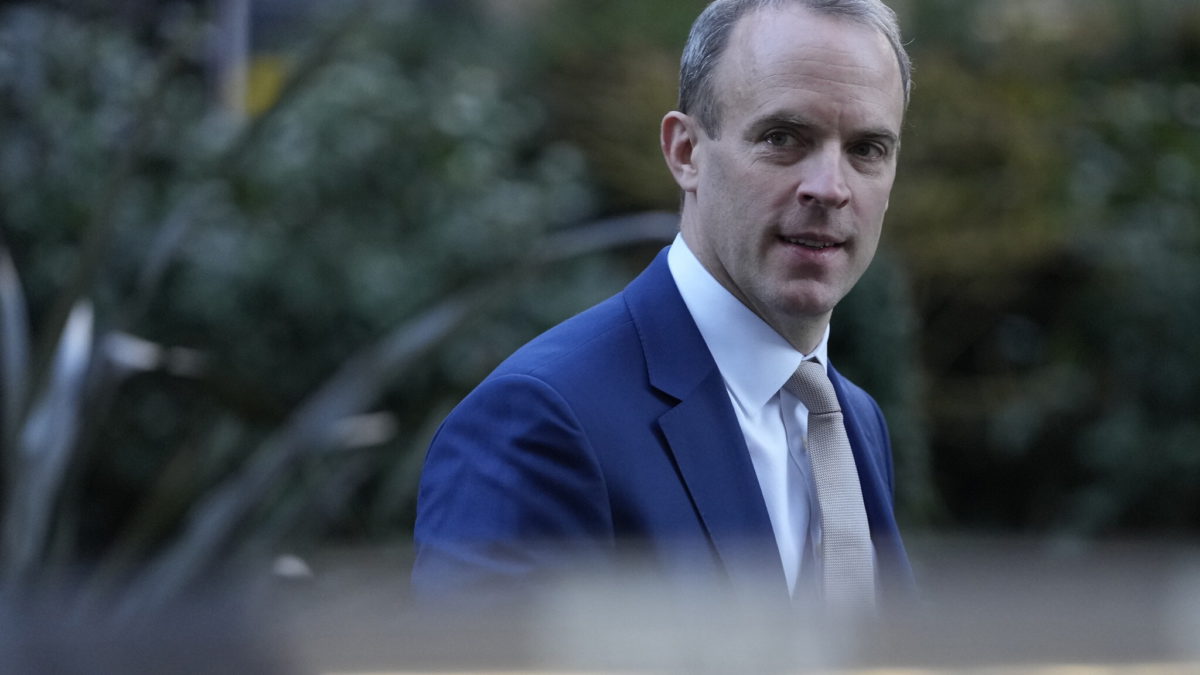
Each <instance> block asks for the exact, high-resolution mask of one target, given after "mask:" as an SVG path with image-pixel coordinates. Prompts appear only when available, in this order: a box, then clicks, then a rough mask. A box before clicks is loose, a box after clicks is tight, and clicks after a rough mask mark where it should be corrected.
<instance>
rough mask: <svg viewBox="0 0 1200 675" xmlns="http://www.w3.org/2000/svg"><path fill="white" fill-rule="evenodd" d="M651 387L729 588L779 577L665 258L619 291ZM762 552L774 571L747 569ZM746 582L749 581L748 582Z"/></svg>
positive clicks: (752, 485) (704, 356) (718, 382)
mask: <svg viewBox="0 0 1200 675" xmlns="http://www.w3.org/2000/svg"><path fill="white" fill-rule="evenodd" d="M625 298H626V304H627V305H628V307H629V310H630V314H631V315H632V317H633V321H634V324H635V325H636V326H637V330H638V334H639V336H640V337H641V341H642V347H643V350H644V351H645V354H646V363H647V368H648V375H649V378H650V383H651V385H653V386H654V387H655V388H656V389H658V390H659V391H661V392H662V393H664V394H666V395H668V396H670V397H672V398H673V399H674V401H675V404H674V406H673V407H671V408H670V409H669V410H668V411H667V412H666V413H665V414H663V415H662V416H661V417H660V418H659V427H660V429H661V430H662V433H663V436H664V437H665V439H666V444H667V448H668V451H669V452H670V453H671V455H672V457H673V458H674V460H675V464H676V466H677V467H678V470H679V475H680V477H681V478H682V480H683V483H684V485H685V486H686V488H687V491H688V494H689V495H690V496H691V499H692V503H693V505H694V506H695V508H696V512H697V514H698V516H699V518H700V520H701V521H702V522H703V524H704V527H705V529H706V530H707V531H708V534H709V537H710V539H711V541H712V544H713V547H714V548H715V549H716V551H717V554H718V556H719V557H720V559H721V561H722V563H724V566H725V568H726V570H727V571H728V572H729V574H730V576H731V577H732V578H733V580H734V581H735V582H739V581H744V582H748V583H756V584H759V585H761V584H763V583H764V582H772V581H773V580H770V579H766V580H764V578H763V576H764V572H765V571H768V570H769V571H771V572H769V573H773V572H777V575H776V576H777V577H778V582H779V583H780V584H783V583H784V577H783V569H782V566H780V564H779V556H778V554H777V552H776V551H775V548H774V545H773V542H774V535H773V531H772V530H771V521H770V518H769V516H768V515H767V509H766V505H765V504H764V503H763V499H762V491H761V489H760V488H759V485H758V479H757V478H756V477H755V475H754V466H753V464H752V463H751V462H750V453H749V451H748V450H747V449H746V442H745V439H744V438H743V436H742V433H741V429H740V427H739V426H738V422H737V417H736V416H735V415H734V412H733V407H732V405H731V403H730V401H729V395H728V394H727V393H726V390H725V383H724V380H722V378H721V374H720V371H718V370H717V365H716V363H715V362H714V361H713V358H712V355H711V354H710V353H709V351H708V347H707V345H705V344H704V338H703V337H701V335H700V331H699V329H697V328H696V324H695V322H694V321H693V320H692V317H691V314H690V313H689V312H688V310H687V306H686V305H685V304H684V302H683V298H682V297H681V296H680V295H679V290H678V288H676V286H675V281H674V279H673V278H672V277H671V274H670V270H669V268H668V266H667V259H666V251H665V250H664V251H663V252H662V253H660V254H659V255H658V257H657V258H655V260H654V262H652V263H651V265H650V267H649V268H647V270H646V271H645V272H644V273H643V274H642V275H641V276H639V277H638V278H637V279H635V280H634V281H633V282H632V283H631V284H630V285H629V287H628V288H627V289H626V291H625ZM764 542H766V548H767V549H768V551H769V552H770V553H771V554H773V559H774V566H771V567H767V566H763V565H760V564H755V565H748V564H745V563H747V562H748V559H751V558H753V559H755V562H757V563H761V562H764V561H763V560H762V559H761V558H759V556H760V555H761V554H762V553H763V550H762V549H763V547H764ZM751 577H753V578H751Z"/></svg>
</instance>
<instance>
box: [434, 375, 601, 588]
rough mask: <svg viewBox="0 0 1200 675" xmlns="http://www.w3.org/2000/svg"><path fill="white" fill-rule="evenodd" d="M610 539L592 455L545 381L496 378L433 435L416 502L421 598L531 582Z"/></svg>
mask: <svg viewBox="0 0 1200 675" xmlns="http://www.w3.org/2000/svg"><path fill="white" fill-rule="evenodd" d="M612 542H613V524H612V517H611V510H610V508H609V505H608V496H607V491H606V487H605V483H604V478H603V474H602V472H601V469H600V466H599V463H598V461H597V460H596V457H595V453H594V452H593V451H592V448H591V446H590V444H589V442H588V438H587V437H586V435H585V434H584V432H583V430H582V429H581V426H580V424H579V421H578V419H577V417H576V416H575V414H574V413H573V412H572V410H571V407H570V405H568V403H567V401H566V400H565V399H564V398H563V397H562V396H561V395H560V394H559V392H557V391H555V390H554V389H553V388H552V387H550V386H549V385H548V384H547V383H545V382H544V381H542V380H540V379H537V378H535V377H532V376H529V375H502V376H493V377H492V378H489V379H488V380H486V381H485V382H484V383H483V384H481V385H480V386H479V387H478V388H477V389H476V390H475V391H474V392H472V393H471V394H470V395H469V396H468V397H467V398H466V399H465V400H464V401H463V402H462V403H461V404H459V406H458V407H457V408H455V410H454V411H453V412H452V413H451V414H450V416H449V417H448V418H447V419H446V421H445V422H444V423H443V424H442V426H441V428H440V429H439V430H438V432H437V434H436V435H435V436H434V439H433V441H432V443H431V445H430V448H429V452H428V454H427V456H426V459H425V468H424V471H423V473H422V477H421V484H420V491H419V493H418V498H417V520H416V526H415V530H414V544H415V548H416V558H415V561H414V564H413V573H412V586H413V591H414V593H415V594H416V595H417V596H418V597H421V596H441V595H446V594H454V593H463V592H475V591H478V590H481V589H486V588H498V587H502V586H506V585H509V584H512V583H513V582H526V581H531V580H537V579H540V578H541V577H542V576H544V575H546V576H548V575H553V574H555V573H557V572H561V571H565V568H566V566H567V565H569V561H570V560H571V559H574V558H575V556H583V555H587V556H588V559H590V560H595V559H596V554H597V550H596V549H597V548H599V549H602V551H601V552H603V549H611V546H612Z"/></svg>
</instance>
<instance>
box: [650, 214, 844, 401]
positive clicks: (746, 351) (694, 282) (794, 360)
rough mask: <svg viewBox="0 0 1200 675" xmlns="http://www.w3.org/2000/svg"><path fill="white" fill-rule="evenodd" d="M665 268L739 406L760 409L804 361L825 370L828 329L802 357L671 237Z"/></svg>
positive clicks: (681, 239) (681, 240)
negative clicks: (815, 362) (817, 364)
mask: <svg viewBox="0 0 1200 675" xmlns="http://www.w3.org/2000/svg"><path fill="white" fill-rule="evenodd" d="M667 265H668V266H669V267H670V270H671V276H672V277H674V279H675V285H676V286H678V287H679V294H680V295H682V296H683V302H684V304H685V305H687V308H688V312H690V313H691V315H692V319H694V320H695V322H696V327H697V328H699V329H700V335H701V336H702V337H703V338H704V342H705V344H707V345H708V350H709V351H710V352H712V356H713V360H714V361H716V363H717V368H718V369H719V370H720V371H721V377H723V378H724V380H725V384H726V386H728V387H729V390H730V392H731V393H732V394H733V397H734V398H735V399H737V401H738V403H739V404H741V405H742V406H744V407H746V408H748V409H759V408H762V407H763V406H765V405H766V404H767V402H768V401H770V400H771V397H772V396H774V395H775V394H777V393H779V390H780V389H781V388H782V387H783V385H784V384H785V383H786V382H787V380H788V378H789V377H791V375H792V373H793V372H795V370H796V368H797V367H799V365H800V362H801V361H804V360H806V359H816V360H817V361H818V362H819V363H821V364H822V365H824V366H825V367H826V368H828V367H829V357H828V350H829V327H828V326H826V328H825V334H824V335H823V336H822V337H821V341H820V343H818V344H817V348H816V349H815V350H813V352H812V353H811V354H801V353H800V352H799V351H797V350H796V349H795V348H794V347H792V345H791V344H789V343H788V341H787V340H785V339H783V336H781V335H780V334H779V333H777V332H775V329H773V328H771V327H770V326H769V325H767V323H766V322H765V321H763V320H762V319H761V318H759V316H758V315H757V314H755V313H754V312H752V311H750V308H748V307H746V306H745V305H743V304H742V302H741V301H740V300H738V299H737V298H735V297H734V296H733V294H731V293H730V292H729V291H728V290H726V289H725V287H724V286H722V285H721V284H720V283H719V282H718V281H717V280H716V279H714V278H713V276H712V275H711V274H709V273H708V270H706V269H704V266H703V265H702V264H700V261H699V260H698V259H697V258H696V256H695V254H693V253H692V251H691V249H689V248H688V247H687V244H686V243H684V241H683V235H682V234H680V235H676V237H675V241H674V243H672V244H671V250H670V251H669V252H668V253H667Z"/></svg>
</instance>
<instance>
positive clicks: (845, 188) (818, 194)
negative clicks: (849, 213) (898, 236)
mask: <svg viewBox="0 0 1200 675" xmlns="http://www.w3.org/2000/svg"><path fill="white" fill-rule="evenodd" d="M796 196H797V198H798V199H799V200H800V204H801V205H802V206H821V207H824V208H828V209H840V208H843V207H845V206H846V205H847V204H849V203H850V186H849V185H847V184H846V173H845V165H844V163H843V158H842V153H841V149H840V148H821V149H820V150H819V151H816V152H813V153H812V154H810V155H809V156H808V157H807V158H806V159H805V161H804V163H803V166H802V168H801V176H800V185H799V186H798V187H797V190H796Z"/></svg>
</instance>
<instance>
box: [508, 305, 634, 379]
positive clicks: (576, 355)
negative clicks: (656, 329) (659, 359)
mask: <svg viewBox="0 0 1200 675" xmlns="http://www.w3.org/2000/svg"><path fill="white" fill-rule="evenodd" d="M639 345H640V343H639V340H638V336H637V330H636V328H635V327H634V323H633V317H632V316H631V315H630V313H629V310H628V308H627V306H626V304H625V300H624V297H623V294H622V293H618V294H617V295H614V296H612V297H610V298H608V299H607V300H605V301H603V302H601V303H600V304H598V305H594V306H592V307H591V308H589V309H587V310H584V311H583V312H581V313H579V314H577V315H575V316H573V317H571V318H569V319H567V320H565V321H563V322H562V323H560V324H558V325H556V326H554V327H553V328H550V329H549V330H547V331H546V332H544V333H542V334H541V335H539V336H537V337H535V338H534V339H532V340H530V341H529V342H528V343H526V344H525V345H524V346H522V347H521V348H520V349H518V350H517V351H515V352H513V354H512V355H511V356H509V357H508V358H507V359H505V360H504V362H502V363H501V364H500V365H499V366H498V367H497V368H496V370H494V371H493V372H492V374H491V375H489V376H488V379H492V378H497V377H502V376H505V375H528V376H531V377H534V378H536V379H539V380H543V381H546V382H548V383H551V384H553V383H554V382H556V381H558V380H560V378H566V379H567V381H570V380H576V378H578V377H580V376H582V375H584V374H586V373H587V372H589V371H594V370H596V369H598V368H610V367H612V365H613V364H614V361H616V360H620V361H622V362H624V364H625V365H629V361H630V360H631V359H634V357H635V356H639V355H640V354H641V349H640V346H639ZM634 360H636V359H634Z"/></svg>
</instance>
